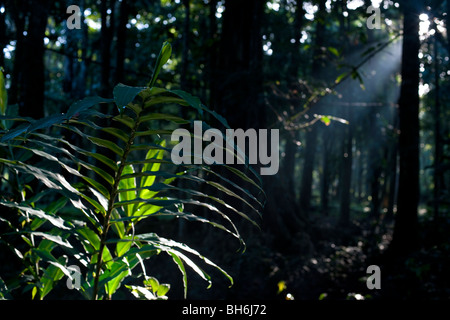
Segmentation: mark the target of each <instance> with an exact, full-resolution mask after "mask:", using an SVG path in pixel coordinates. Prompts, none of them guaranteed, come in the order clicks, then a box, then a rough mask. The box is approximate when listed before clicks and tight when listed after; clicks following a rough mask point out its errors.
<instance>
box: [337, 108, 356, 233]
mask: <svg viewBox="0 0 450 320" xmlns="http://www.w3.org/2000/svg"><path fill="white" fill-rule="evenodd" d="M346 119H348V121H349V124H348V125H347V127H346V128H345V129H346V130H345V131H344V135H345V139H344V147H343V155H342V156H343V159H342V175H341V177H340V178H339V185H340V188H339V189H340V192H341V193H340V197H341V198H340V202H341V203H340V204H341V208H340V209H341V215H340V217H339V224H340V225H341V226H347V225H348V224H349V223H350V195H351V194H350V188H351V182H352V163H353V150H352V149H353V126H354V124H353V116H352V112H351V110H346Z"/></svg>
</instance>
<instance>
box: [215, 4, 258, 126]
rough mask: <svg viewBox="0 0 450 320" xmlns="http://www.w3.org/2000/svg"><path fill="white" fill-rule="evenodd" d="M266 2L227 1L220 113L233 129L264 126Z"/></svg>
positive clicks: (223, 38)
mask: <svg viewBox="0 0 450 320" xmlns="http://www.w3.org/2000/svg"><path fill="white" fill-rule="evenodd" d="M263 5H264V1H259V0H248V1H238V0H226V1H225V11H224V13H223V25H222V38H221V46H220V52H219V66H220V67H219V68H218V69H219V70H218V79H219V80H218V81H217V82H216V83H217V95H218V97H219V99H218V101H217V106H218V110H220V112H221V113H222V114H223V115H224V116H225V117H226V118H227V120H228V122H229V124H230V126H231V127H233V128H243V129H246V128H255V129H257V128H259V127H260V126H264V123H265V111H264V109H263V108H262V107H261V105H262V104H261V101H260V100H261V97H260V95H261V92H262V89H261V88H262V66H261V60H262V38H261V17H262V14H263V8H264V7H263Z"/></svg>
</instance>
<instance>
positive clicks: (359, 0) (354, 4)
mask: <svg viewBox="0 0 450 320" xmlns="http://www.w3.org/2000/svg"><path fill="white" fill-rule="evenodd" d="M363 5H364V1H363V0H351V1H349V2H348V3H347V8H348V9H349V10H355V9H358V8H359V7H362V6H363Z"/></svg>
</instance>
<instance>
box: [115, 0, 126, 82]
mask: <svg viewBox="0 0 450 320" xmlns="http://www.w3.org/2000/svg"><path fill="white" fill-rule="evenodd" d="M128 13H129V6H128V0H122V2H121V3H120V14H119V23H118V25H117V41H116V83H119V82H120V83H123V82H124V81H125V48H126V42H127V23H128Z"/></svg>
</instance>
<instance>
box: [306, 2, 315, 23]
mask: <svg viewBox="0 0 450 320" xmlns="http://www.w3.org/2000/svg"><path fill="white" fill-rule="evenodd" d="M303 9H304V10H305V12H306V13H305V18H306V19H308V20H314V14H315V13H316V12H317V11H318V10H319V7H318V6H317V5H313V4H312V3H311V2H304V3H303Z"/></svg>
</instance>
